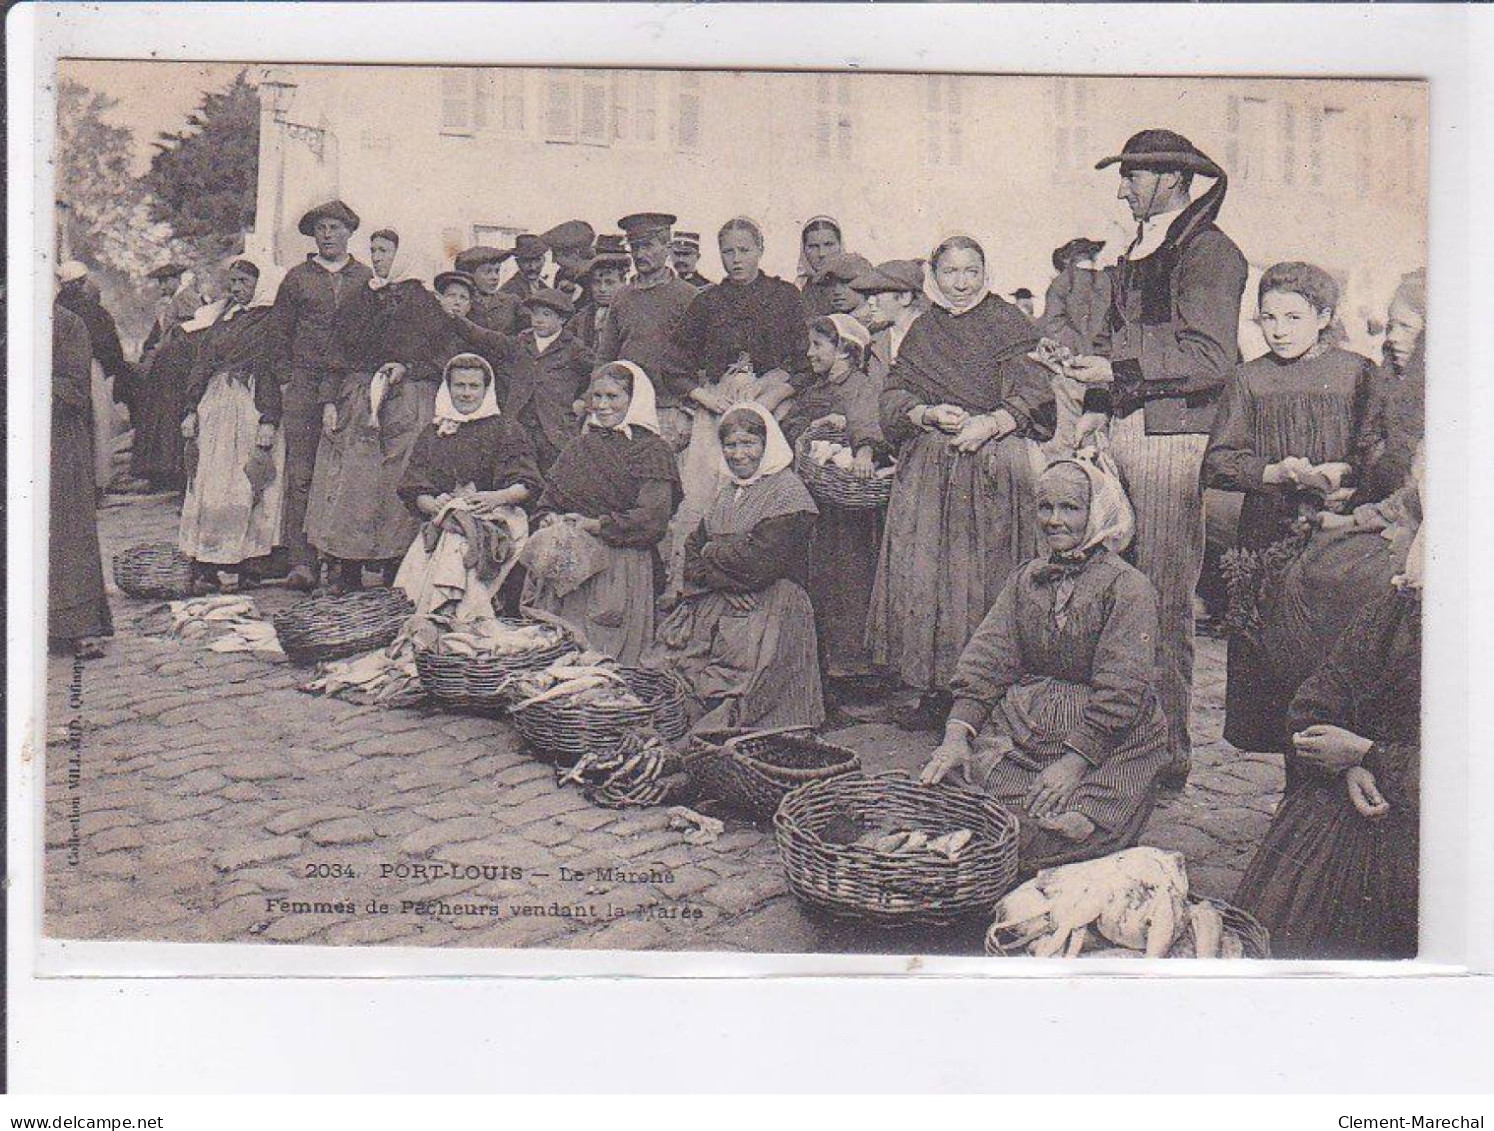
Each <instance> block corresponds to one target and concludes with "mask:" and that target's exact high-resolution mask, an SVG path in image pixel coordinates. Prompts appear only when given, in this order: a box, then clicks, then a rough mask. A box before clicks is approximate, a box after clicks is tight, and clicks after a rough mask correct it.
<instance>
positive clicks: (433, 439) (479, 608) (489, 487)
mask: <svg viewBox="0 0 1494 1131" xmlns="http://www.w3.org/2000/svg"><path fill="white" fill-rule="evenodd" d="M432 416H433V419H432V421H431V423H430V424H428V425H426V427H425V429H424V431H422V432H421V434H420V438H419V439H418V440H417V441H416V442H415V447H414V450H413V451H412V452H411V454H410V459H409V461H408V463H407V464H406V466H405V473H404V478H403V479H402V480H401V482H400V485H399V497H400V499H401V500H402V501H403V502H404V504H405V505H406V506H407V507H409V509H410V515H411V517H412V519H413V521H414V523H415V524H416V525H417V526H418V531H417V532H416V533H415V534H414V535H413V538H412V541H411V543H410V545H409V548H408V550H407V551H406V553H405V556H404V560H403V561H402V562H401V563H400V567H399V570H398V572H397V573H396V574H395V578H394V586H395V587H396V588H398V589H402V590H404V592H405V594H406V596H408V597H409V598H410V600H411V602H412V603H413V604H414V605H415V611H416V612H418V613H440V614H442V615H449V616H452V617H454V618H455V619H457V620H472V619H477V618H481V617H490V616H492V615H493V613H494V612H495V611H497V605H498V604H500V603H503V598H504V597H505V596H507V592H508V591H506V590H504V589H503V585H504V581H505V580H506V579H507V578H508V576H509V574H510V571H511V570H512V569H513V566H514V564H515V563H516V561H517V555H518V551H519V547H520V545H521V544H522V542H523V539H524V538H525V536H526V535H527V534H528V532H529V522H528V517H527V512H528V511H531V510H533V508H534V505H535V503H536V502H537V501H538V499H539V494H540V490H541V486H542V485H541V480H540V475H539V469H538V468H536V467H535V465H534V445H533V443H532V442H531V441H530V439H529V437H528V435H527V434H526V433H525V432H524V430H523V429H522V428H519V427H518V426H517V425H515V424H514V423H513V422H512V421H511V420H509V419H508V418H507V417H506V416H504V415H503V413H502V412H501V411H500V410H499V408H498V395H497V389H496V382H495V381H494V378H493V369H492V366H490V365H489V364H488V363H487V361H486V360H485V359H484V358H482V357H479V356H478V355H476V354H470V353H468V354H458V355H457V356H455V357H453V358H452V359H451V360H450V361H448V362H447V363H446V366H445V369H444V371H443V373H442V377H441V383H440V388H439V389H438V390H437V393H436V401H435V405H434V406H433V408H432Z"/></svg>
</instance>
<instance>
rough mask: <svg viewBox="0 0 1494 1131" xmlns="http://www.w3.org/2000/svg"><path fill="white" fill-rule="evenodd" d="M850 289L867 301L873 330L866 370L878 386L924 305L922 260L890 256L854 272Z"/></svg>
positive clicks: (867, 317) (883, 379)
mask: <svg viewBox="0 0 1494 1131" xmlns="http://www.w3.org/2000/svg"><path fill="white" fill-rule="evenodd" d="M851 289H852V290H854V291H855V292H856V293H857V294H859V295H861V296H862V297H863V298H864V299H865V300H866V306H865V311H866V318H865V322H866V326H867V329H869V330H870V331H871V332H872V341H871V346H870V347H869V348H868V349H867V353H866V372H867V374H868V375H869V376H870V377H871V379H872V382H873V383H874V384H875V385H876V387H877V388H878V389H880V388H881V387H882V385H883V384H884V383H885V382H886V380H887V374H888V373H890V372H891V371H892V363H893V362H895V361H896V360H897V351H898V347H899V346H901V345H902V344H903V338H905V337H906V336H907V334H908V330H909V328H910V327H911V326H912V325H913V323H914V322H916V321H918V316H919V315H920V314H922V313H923V312H924V310H925V309H926V307H927V303H926V302H925V301H924V298H923V261H922V260H919V259H889V260H887V261H886V262H885V263H879V264H878V265H877V266H876V267H873V268H871V269H870V270H868V271H863V272H862V273H861V274H860V275H857V276H856V277H855V278H854V279H852V280H851Z"/></svg>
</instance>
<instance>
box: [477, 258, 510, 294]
mask: <svg viewBox="0 0 1494 1131" xmlns="http://www.w3.org/2000/svg"><path fill="white" fill-rule="evenodd" d="M472 277H473V278H474V279H476V280H477V289H478V290H480V291H481V292H482V293H483V294H485V295H490V294H493V293H494V292H495V291H496V290H497V289H498V280H499V279H501V278H502V277H503V264H501V263H484V264H483V265H482V266H481V267H479V268H478V269H477V270H475V271H473V272H472Z"/></svg>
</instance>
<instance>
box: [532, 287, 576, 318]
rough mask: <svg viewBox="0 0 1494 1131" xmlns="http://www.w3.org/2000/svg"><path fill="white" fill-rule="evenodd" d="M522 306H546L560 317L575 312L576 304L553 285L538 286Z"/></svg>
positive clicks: (567, 316) (565, 316)
mask: <svg viewBox="0 0 1494 1131" xmlns="http://www.w3.org/2000/svg"><path fill="white" fill-rule="evenodd" d="M523 305H524V306H526V307H527V306H548V307H549V308H550V309H551V310H553V311H555V313H556V314H558V315H560V316H561V317H562V318H569V317H570V316H571V315H572V314H575V313H576V305H575V303H573V302H571V300H570V299H569V298H567V297H566V296H565V295H563V294H561V293H560V292H559V291H557V290H556V289H555V288H554V287H540V288H539V289H538V290H537V291H535V292H534V293H533V294H532V295H530V296H529V297H528V298H526V299H525V300H524V302H523Z"/></svg>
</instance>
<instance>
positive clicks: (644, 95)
mask: <svg viewBox="0 0 1494 1131" xmlns="http://www.w3.org/2000/svg"><path fill="white" fill-rule="evenodd" d="M658 78H659V76H658V75H656V74H654V73H653V72H652V71H640V72H638V73H637V74H635V75H634V76H633V79H634V94H635V95H636V96H637V104H636V105H635V106H634V108H633V140H635V141H640V142H644V143H647V144H652V143H653V141H654V140H655V139H656V138H657V137H658V133H659V126H658V121H659V107H658V97H659V83H658Z"/></svg>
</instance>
